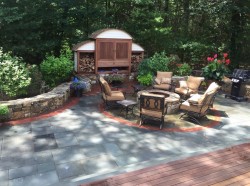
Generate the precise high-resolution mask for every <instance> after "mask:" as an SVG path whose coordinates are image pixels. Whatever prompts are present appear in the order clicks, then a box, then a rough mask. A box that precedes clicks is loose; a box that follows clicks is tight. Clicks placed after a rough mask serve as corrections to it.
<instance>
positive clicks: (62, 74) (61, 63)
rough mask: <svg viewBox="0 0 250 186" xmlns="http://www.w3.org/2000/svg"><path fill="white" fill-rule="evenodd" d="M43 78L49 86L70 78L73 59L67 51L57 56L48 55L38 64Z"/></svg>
mask: <svg viewBox="0 0 250 186" xmlns="http://www.w3.org/2000/svg"><path fill="white" fill-rule="evenodd" d="M40 69H41V72H42V75H43V79H44V81H45V82H46V84H47V85H49V86H50V87H51V88H52V87H55V86H57V85H59V84H60V83H62V82H65V81H67V80H69V79H70V76H71V75H72V73H73V61H72V60H71V57H70V56H69V54H68V52H67V51H66V52H65V53H61V55H60V56H59V57H55V56H48V57H47V58H46V59H45V60H44V61H43V62H42V63H41V65H40Z"/></svg>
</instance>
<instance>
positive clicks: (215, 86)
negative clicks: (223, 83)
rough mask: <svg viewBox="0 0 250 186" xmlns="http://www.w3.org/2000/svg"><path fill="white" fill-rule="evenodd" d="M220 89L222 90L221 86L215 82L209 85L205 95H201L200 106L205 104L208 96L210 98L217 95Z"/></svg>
mask: <svg viewBox="0 0 250 186" xmlns="http://www.w3.org/2000/svg"><path fill="white" fill-rule="evenodd" d="M219 88H220V86H219V85H218V84H217V83H215V82H213V83H211V84H210V85H209V87H208V88H207V90H206V92H205V93H204V94H203V95H201V97H200V98H199V100H198V104H203V102H204V100H205V98H206V96H209V95H211V94H215V93H216V92H217V91H218V89H219Z"/></svg>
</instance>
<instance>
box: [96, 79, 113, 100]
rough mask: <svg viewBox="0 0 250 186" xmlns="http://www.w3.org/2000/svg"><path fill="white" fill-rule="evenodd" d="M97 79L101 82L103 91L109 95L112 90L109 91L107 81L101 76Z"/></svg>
mask: <svg viewBox="0 0 250 186" xmlns="http://www.w3.org/2000/svg"><path fill="white" fill-rule="evenodd" d="M99 81H100V82H101V84H102V86H103V89H104V92H105V94H106V95H108V96H111V94H112V92H111V88H110V86H109V84H108V83H107V81H106V80H105V79H104V78H103V77H100V79H99Z"/></svg>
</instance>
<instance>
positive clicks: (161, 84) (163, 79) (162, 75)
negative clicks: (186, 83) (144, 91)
mask: <svg viewBox="0 0 250 186" xmlns="http://www.w3.org/2000/svg"><path fill="white" fill-rule="evenodd" d="M172 76H173V72H161V71H157V76H156V78H155V80H154V85H153V87H154V88H155V89H161V90H170V89H171V88H172Z"/></svg>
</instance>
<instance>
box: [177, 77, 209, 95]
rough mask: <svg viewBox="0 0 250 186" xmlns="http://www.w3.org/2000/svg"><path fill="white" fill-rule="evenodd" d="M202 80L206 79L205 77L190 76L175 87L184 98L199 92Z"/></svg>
mask: <svg viewBox="0 0 250 186" xmlns="http://www.w3.org/2000/svg"><path fill="white" fill-rule="evenodd" d="M202 81H204V77H195V76H188V79H187V81H179V84H180V87H178V88H175V92H176V93H177V94H179V95H180V96H181V97H182V99H187V98H189V97H190V95H191V94H196V93H198V90H199V86H200V85H201V82H202Z"/></svg>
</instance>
